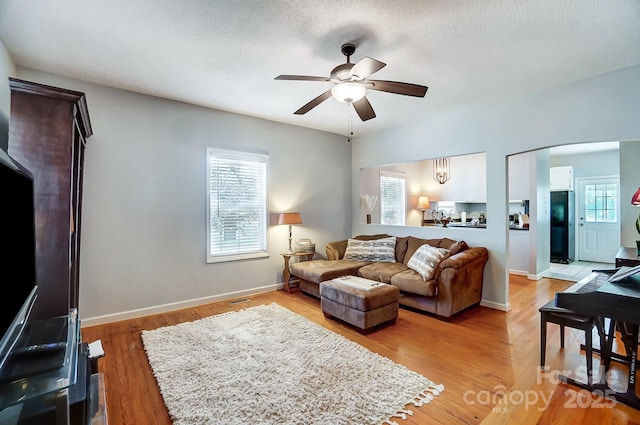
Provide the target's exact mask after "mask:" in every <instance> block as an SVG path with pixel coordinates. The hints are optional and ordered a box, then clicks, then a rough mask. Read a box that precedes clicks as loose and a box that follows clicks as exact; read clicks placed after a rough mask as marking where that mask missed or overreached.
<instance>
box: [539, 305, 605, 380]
mask: <svg viewBox="0 0 640 425" xmlns="http://www.w3.org/2000/svg"><path fill="white" fill-rule="evenodd" d="M539 311H540V367H543V368H544V363H545V357H546V351H547V323H555V324H557V325H560V347H564V328H565V326H567V327H570V328H574V329H581V330H583V331H584V339H585V343H584V350H585V356H586V358H587V383H588V384H589V385H590V384H591V380H592V376H593V351H594V350H593V336H592V333H593V328H594V326H595V327H596V328H597V330H598V335H599V336H600V347H602V346H603V345H604V341H605V334H604V328H603V324H602V320H601V319H600V318H599V317H596V316H583V315H581V314H577V313H575V312H573V311H571V310H567V309H566V308H560V307H557V306H556V300H555V299H553V300H551V301H549V302H548V303H546V304H545V305H543V306H542V307H540V308H539Z"/></svg>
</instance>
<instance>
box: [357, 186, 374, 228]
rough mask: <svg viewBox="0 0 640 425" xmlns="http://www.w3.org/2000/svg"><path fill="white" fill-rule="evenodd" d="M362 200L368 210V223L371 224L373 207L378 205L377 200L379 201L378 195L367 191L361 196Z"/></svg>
mask: <svg viewBox="0 0 640 425" xmlns="http://www.w3.org/2000/svg"><path fill="white" fill-rule="evenodd" d="M360 201H361V202H362V204H363V206H364V207H365V208H366V210H367V224H371V212H372V211H373V207H374V206H375V205H376V202H378V195H372V194H370V193H365V194H364V195H362V196H360Z"/></svg>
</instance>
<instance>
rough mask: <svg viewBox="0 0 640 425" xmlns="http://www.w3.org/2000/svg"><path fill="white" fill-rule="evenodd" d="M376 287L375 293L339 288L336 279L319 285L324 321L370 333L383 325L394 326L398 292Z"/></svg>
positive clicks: (384, 286)
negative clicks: (328, 319) (390, 324)
mask: <svg viewBox="0 0 640 425" xmlns="http://www.w3.org/2000/svg"><path fill="white" fill-rule="evenodd" d="M357 279H359V280H360V281H362V280H364V279H362V278H357ZM370 282H372V283H374V282H373V281H370ZM376 283H377V284H378V285H379V286H377V287H376V289H373V290H363V289H359V288H356V287H352V286H347V285H345V284H342V283H340V282H339V279H335V280H327V281H324V282H320V307H321V308H322V312H323V313H324V315H325V317H327V318H331V317H335V318H338V319H340V320H343V321H345V322H347V323H350V324H351V325H353V326H355V327H357V328H358V329H360V330H361V331H369V330H370V329H371V328H373V327H374V326H377V325H380V324H382V323H385V322H389V323H395V321H396V318H397V317H398V300H399V299H400V290H399V289H398V288H397V287H395V286H392V285H387V284H384V283H379V282H376Z"/></svg>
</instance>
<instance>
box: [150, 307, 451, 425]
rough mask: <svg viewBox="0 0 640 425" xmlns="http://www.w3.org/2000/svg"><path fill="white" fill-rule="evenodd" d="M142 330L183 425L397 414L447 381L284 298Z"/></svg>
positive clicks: (357, 420)
mask: <svg viewBox="0 0 640 425" xmlns="http://www.w3.org/2000/svg"><path fill="white" fill-rule="evenodd" d="M142 340H143V343H144V348H145V350H146V353H147V357H148V359H149V363H150V365H151V368H152V370H153V373H154V375H155V377H156V380H157V382H158V385H159V387H160V392H161V393H162V397H163V399H164V402H165V404H166V406H167V409H168V410H169V414H170V415H171V418H172V420H173V422H174V424H175V425H193V424H242V425H245V424H265V425H266V424H269V425H273V424H326V425H340V424H345V425H346V424H350V425H366V424H372V425H373V424H375V425H377V424H393V423H394V422H395V420H397V419H395V418H401V417H403V416H405V417H406V416H407V415H411V414H413V412H412V411H411V410H410V409H409V408H407V405H409V404H411V407H413V406H421V405H423V404H425V403H428V402H429V401H431V400H432V399H433V396H434V395H438V394H439V393H440V392H441V391H443V390H444V387H443V386H442V385H436V384H434V383H433V382H431V381H430V380H429V379H427V378H425V377H424V376H422V375H420V374H418V373H415V372H413V371H411V370H409V369H407V368H406V367H404V366H402V365H399V364H397V363H394V362H393V361H391V360H389V359H387V358H386V357H382V356H380V355H378V354H376V353H373V352H372V351H369V350H368V349H366V348H364V347H362V346H361V345H358V344H356V343H354V342H352V341H350V340H348V339H347V338H345V337H343V336H341V335H339V334H337V333H335V332H332V331H330V330H328V329H325V328H323V327H322V326H320V325H318V324H316V323H313V322H311V321H310V320H308V319H306V318H305V317H303V316H301V315H298V314H296V313H293V312H291V311H289V310H287V309H286V308H284V307H281V306H279V305H277V304H270V305H260V306H256V307H251V308H247V309H244V310H240V311H235V312H230V313H225V314H221V315H217V316H212V317H207V318H204V319H200V320H197V321H194V322H188V323H181V324H178V325H175V326H168V327H164V328H159V329H156V330H152V331H142Z"/></svg>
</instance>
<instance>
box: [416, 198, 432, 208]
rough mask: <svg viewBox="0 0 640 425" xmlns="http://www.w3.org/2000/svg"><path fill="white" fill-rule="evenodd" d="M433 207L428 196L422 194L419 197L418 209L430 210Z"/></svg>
mask: <svg viewBox="0 0 640 425" xmlns="http://www.w3.org/2000/svg"><path fill="white" fill-rule="evenodd" d="M429 208H431V203H430V202H429V197H428V196H420V197H419V198H418V209H419V210H428V209H429Z"/></svg>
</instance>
